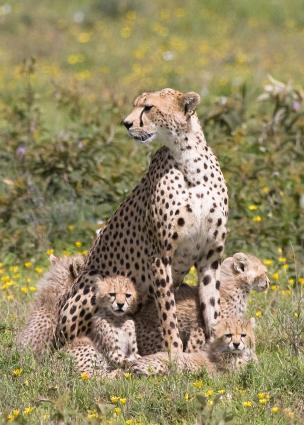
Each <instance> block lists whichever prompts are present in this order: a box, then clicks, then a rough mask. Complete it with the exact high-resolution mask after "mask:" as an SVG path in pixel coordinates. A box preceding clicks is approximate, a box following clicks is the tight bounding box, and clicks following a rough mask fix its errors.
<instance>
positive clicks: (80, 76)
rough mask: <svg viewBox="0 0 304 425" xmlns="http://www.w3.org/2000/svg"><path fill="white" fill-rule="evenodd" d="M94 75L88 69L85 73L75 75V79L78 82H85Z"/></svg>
mask: <svg viewBox="0 0 304 425" xmlns="http://www.w3.org/2000/svg"><path fill="white" fill-rule="evenodd" d="M91 76H92V74H91V72H90V71H89V70H88V69H85V70H83V71H80V72H77V73H76V74H75V78H76V80H78V81H85V80H89V79H90V78H91Z"/></svg>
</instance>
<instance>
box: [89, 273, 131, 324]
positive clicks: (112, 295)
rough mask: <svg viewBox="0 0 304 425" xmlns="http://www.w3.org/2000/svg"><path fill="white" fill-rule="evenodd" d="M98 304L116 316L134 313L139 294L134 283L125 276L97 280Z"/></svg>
mask: <svg viewBox="0 0 304 425" xmlns="http://www.w3.org/2000/svg"><path fill="white" fill-rule="evenodd" d="M95 285H96V304H97V305H98V306H99V307H101V308H102V309H105V310H107V311H108V312H109V313H112V314H114V315H115V316H123V315H124V314H130V313H134V312H135V310H136V308H137V292H136V289H135V286H134V284H133V282H132V281H131V280H130V279H129V278H127V277H124V276H109V277H106V278H97V280H96V282H95Z"/></svg>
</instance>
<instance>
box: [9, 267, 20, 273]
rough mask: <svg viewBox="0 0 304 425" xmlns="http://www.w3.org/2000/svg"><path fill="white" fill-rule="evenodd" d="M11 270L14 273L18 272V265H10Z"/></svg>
mask: <svg viewBox="0 0 304 425" xmlns="http://www.w3.org/2000/svg"><path fill="white" fill-rule="evenodd" d="M9 271H10V272H12V273H17V272H18V271H19V267H18V266H10V268H9Z"/></svg>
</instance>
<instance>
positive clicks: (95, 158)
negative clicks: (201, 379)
mask: <svg viewBox="0 0 304 425" xmlns="http://www.w3.org/2000/svg"><path fill="white" fill-rule="evenodd" d="M303 6H304V2H303V0H289V1H284V0H273V1H264V0H256V1H255V2H254V4H252V2H251V1H249V0H238V1H232V0H225V1H224V0H205V1H202V0H190V1H188V2H186V3H185V2H183V1H179V0H168V1H166V2H163V1H161V0H155V1H153V2H145V1H140V0H112V1H107V0H95V1H93V0H92V1H79V0H78V1H76V0H69V1H66V2H62V1H58V0H54V1H52V2H47V1H41V2H37V1H33V0H28V1H27V2H22V1H11V2H6V3H1V6H0V24H1V46H0V60H1V64H2V66H1V70H0V92H1V101H0V111H1V119H0V137H1V138H0V241H1V242H0V252H1V257H2V259H3V260H4V261H9V262H10V261H14V260H15V259H20V258H21V259H28V258H30V257H33V256H35V257H37V258H38V257H39V256H40V255H41V254H43V255H44V254H45V251H46V250H47V249H50V248H55V250H56V251H57V252H61V251H63V250H65V251H68V250H69V246H70V245H71V246H74V243H75V241H78V242H79V241H81V244H82V249H85V248H88V247H89V246H90V244H91V240H92V238H93V237H94V235H95V230H96V229H97V228H98V227H99V224H98V222H99V221H103V220H105V219H106V218H107V217H109V215H110V214H112V213H113V211H114V209H115V208H116V207H117V206H118V205H119V203H120V202H121V201H122V200H123V199H124V198H125V197H126V195H127V194H128V193H129V192H130V190H131V189H132V188H133V187H134V185H135V184H136V183H137V182H138V181H139V179H140V177H141V176H142V175H143V173H144V170H145V169H146V168H147V165H148V163H149V161H150V157H151V154H152V152H153V151H155V149H157V148H158V146H157V144H153V145H151V146H148V147H144V146H140V145H136V144H135V143H134V142H133V141H132V140H130V139H129V138H128V136H127V134H126V131H125V130H124V129H123V128H122V126H121V124H120V123H121V120H122V118H123V117H124V116H125V115H126V114H127V113H128V111H129V110H130V108H131V103H132V100H133V98H134V96H136V95H137V94H138V93H140V92H141V91H144V90H155V89H160V88H163V87H173V88H176V89H180V90H182V91H188V90H196V91H197V92H199V93H200V94H201V97H202V103H201V105H200V107H199V111H198V113H199V116H200V118H201V121H202V124H203V127H204V131H205V133H206V137H207V141H208V142H209V144H210V145H211V146H212V148H213V149H214V151H215V152H216V154H217V156H218V157H219V160H220V163H221V166H222V169H223V172H224V175H225V177H226V179H227V183H228V186H229V193H230V200H231V201H230V220H229V229H230V232H229V238H228V241H227V253H231V252H233V251H235V250H242V249H243V250H246V249H247V250H249V251H251V252H255V253H256V254H259V253H260V254H261V255H266V256H267V257H275V256H276V255H277V252H278V250H283V251H284V253H285V254H286V255H288V256H289V257H290V256H291V257H293V252H295V253H296V255H299V254H300V252H301V248H303V241H304V223H303V222H304V220H303V211H304V209H303V208H304V188H303V182H304V166H303V159H304V156H303V152H304V149H303V148H304V142H303V130H304V118H303V97H304V95H303V90H302V89H301V84H302V85H303V79H304V77H303V75H304V74H303V66H304V49H303V37H304V13H303V10H304V9H303ZM269 74H270V75H272V76H273V77H274V78H275V79H277V80H280V81H282V82H283V83H284V84H285V85H284V84H282V85H281V84H280V83H279V82H277V81H270V80H269V79H268V75H269ZM265 86H266V88H265ZM261 95H262V97H261ZM301 205H302V207H301Z"/></svg>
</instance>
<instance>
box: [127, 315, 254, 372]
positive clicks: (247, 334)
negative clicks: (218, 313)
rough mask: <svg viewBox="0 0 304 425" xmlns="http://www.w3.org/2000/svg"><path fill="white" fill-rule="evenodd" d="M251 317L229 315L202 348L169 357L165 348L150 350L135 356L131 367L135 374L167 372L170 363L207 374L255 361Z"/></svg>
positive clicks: (175, 366)
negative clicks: (204, 370) (139, 357)
mask: <svg viewBox="0 0 304 425" xmlns="http://www.w3.org/2000/svg"><path fill="white" fill-rule="evenodd" d="M254 325H255V322H254V319H250V320H244V319H238V318H231V319H225V320H221V321H220V322H219V323H218V324H217V325H216V327H215V338H214V340H213V342H212V343H210V344H208V345H207V346H206V347H205V348H204V350H203V351H200V352H194V353H178V354H173V355H172V356H171V357H170V356H169V354H168V353H166V352H159V353H156V354H150V355H148V356H144V357H142V358H141V359H139V360H137V361H136V362H135V363H133V365H132V366H131V370H132V371H133V372H134V373H136V374H138V375H156V374H165V373H168V372H169V370H170V368H171V367H173V368H175V370H178V371H179V372H182V371H183V372H200V371H201V370H202V369H203V368H205V369H206V370H207V372H208V373H209V374H217V373H220V372H228V371H235V370H238V369H240V368H241V367H243V366H245V365H246V364H247V363H249V362H252V361H256V354H255V335H254Z"/></svg>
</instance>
